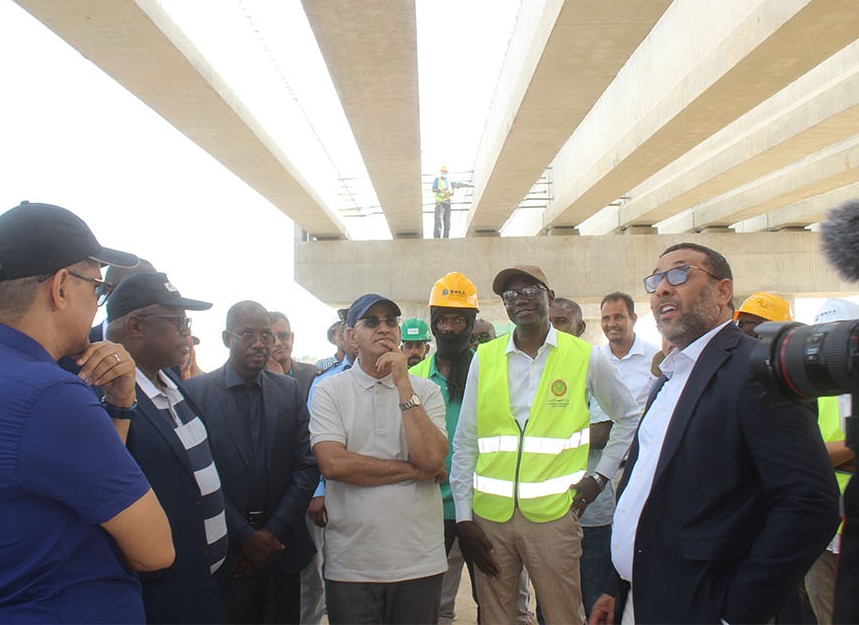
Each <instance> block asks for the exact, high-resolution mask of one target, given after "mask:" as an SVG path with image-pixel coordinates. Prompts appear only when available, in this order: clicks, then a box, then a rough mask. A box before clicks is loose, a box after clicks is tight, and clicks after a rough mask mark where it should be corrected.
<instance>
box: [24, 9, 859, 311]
mask: <svg viewBox="0 0 859 625" xmlns="http://www.w3.org/2000/svg"><path fill="white" fill-rule="evenodd" d="M15 1H16V2H17V3H18V4H19V5H21V6H22V7H24V8H25V9H26V10H27V11H29V12H30V13H31V14H32V15H34V16H35V17H36V18H37V19H39V20H41V21H42V22H43V23H44V24H45V25H46V26H48V27H49V28H51V29H52V30H53V31H54V32H55V33H57V34H58V35H59V36H60V37H62V38H63V39H65V40H66V41H67V42H68V43H70V44H71V45H72V46H74V47H75V48H76V49H78V50H79V51H80V52H81V53H82V54H83V55H84V56H86V57H87V58H89V59H90V60H92V61H93V62H94V63H95V64H97V65H98V66H99V67H101V68H102V69H103V70H104V71H105V72H107V73H108V74H109V75H110V76H112V77H113V78H114V79H115V80H117V81H118V82H119V83H121V84H122V85H124V86H125V87H126V88H127V89H129V90H130V91H131V92H132V93H134V94H135V95H137V96H138V97H139V98H140V99H141V100H143V101H144V102H145V103H147V104H148V105H149V106H150V107H152V108H153V109H154V110H156V111H157V112H158V113H160V114H161V115H162V116H163V117H164V118H165V119H166V120H168V121H169V122H170V123H172V124H173V125H174V126H175V127H177V128H178V129H179V130H180V131H182V132H183V133H184V134H186V135H187V136H188V137H189V138H191V139H192V140H193V141H195V142H196V143H197V144H199V145H200V146H201V147H203V149H205V150H207V151H208V152H209V153H210V154H212V155H213V156H214V157H215V158H216V159H218V160H219V161H220V162H221V163H223V164H224V165H225V166H226V167H228V168H229V169H230V170H232V171H233V172H235V173H236V174H237V175H238V176H240V177H241V178H242V179H243V180H245V181H246V182H247V183H248V184H249V185H250V186H252V187H253V188H254V189H256V190H257V191H259V192H260V193H261V194H262V195H263V196H265V197H266V198H268V199H269V200H270V201H271V202H272V203H273V204H274V205H275V206H277V207H278V208H279V209H280V210H282V211H283V212H284V213H285V214H286V215H287V216H289V217H290V218H292V219H293V220H294V222H295V223H296V224H297V227H298V228H299V233H298V234H299V236H298V237H297V243H296V279H297V280H298V281H299V282H300V283H301V284H302V285H304V286H306V287H307V288H308V289H309V290H310V291H311V292H312V293H314V294H315V295H316V296H317V297H319V298H320V299H322V300H323V301H325V302H327V303H329V304H331V305H342V304H345V303H348V302H349V301H351V299H352V298H353V297H354V296H355V295H357V294H358V293H361V292H365V291H367V290H371V289H373V290H380V291H385V290H387V292H389V293H392V294H394V295H395V296H396V297H397V298H398V299H399V300H401V301H403V302H406V303H407V308H408V307H410V306H422V305H423V301H424V300H425V298H426V293H427V292H428V289H429V285H430V284H431V282H432V281H433V280H434V279H435V278H437V277H438V276H440V275H442V274H443V273H445V272H446V271H449V270H451V269H461V270H465V271H467V272H470V273H471V274H473V275H474V277H475V280H476V282H478V285H479V287H480V289H481V297H482V298H483V299H485V301H487V302H489V301H491V300H492V298H491V297H490V296H489V294H488V293H487V290H488V284H489V281H490V280H491V274H492V273H494V271H496V270H497V269H498V268H500V267H502V266H505V265H509V264H515V263H520V262H536V263H538V264H542V265H543V266H544V268H545V269H546V271H547V273H548V274H549V276H550V277H552V276H556V278H553V280H556V284H555V285H553V286H556V290H557V291H558V293H559V294H564V295H568V296H572V297H574V298H577V299H581V300H584V301H585V302H592V301H593V300H594V299H598V298H599V297H600V296H601V295H602V294H603V293H604V292H606V291H607V290H614V289H621V290H629V291H630V292H636V291H640V289H639V284H640V278H641V277H642V276H643V275H646V273H648V272H649V270H650V269H651V266H652V261H653V259H654V258H655V257H656V255H657V252H658V251H659V250H661V249H663V248H664V247H666V246H667V245H668V244H669V243H670V242H675V241H677V240H679V239H688V238H690V237H704V239H702V240H706V241H709V242H711V243H712V244H713V245H714V246H716V247H718V248H719V249H720V250H722V251H723V252H726V254H727V256H728V257H729V259H730V260H731V261H732V263H733V265H734V267H735V271H736V274H737V278H738V283H737V286H738V290H739V291H741V292H743V293H747V292H751V291H753V290H756V289H769V290H775V291H779V292H782V293H785V294H789V295H790V294H796V295H800V294H809V293H814V294H828V293H840V292H847V291H850V290H851V289H855V287H854V286H852V285H847V284H844V283H841V282H838V281H837V280H836V279H835V278H834V276H833V275H832V274H831V271H829V270H828V268H827V267H825V266H824V265H822V264H821V261H820V260H819V258H818V255H817V253H816V235H815V234H813V233H811V232H790V231H782V232H778V230H783V229H796V228H805V227H807V226H808V225H810V224H813V223H815V222H817V221H819V220H820V219H821V217H822V215H823V214H824V213H825V210H826V209H827V208H829V207H831V206H833V205H835V204H837V203H839V202H841V201H844V200H846V199H848V198H851V197H853V196H854V195H855V192H856V191H857V189H859V187H857V185H859V174H858V173H857V172H859V168H857V158H859V129H857V125H856V121H857V115H859V113H857V111H859V75H857V69H856V68H857V67H859V62H857V61H859V43H857V41H859V11H856V10H855V6H854V2H852V0H673V1H670V0H646V1H645V0H545V1H537V0H528V1H527V2H523V3H522V5H521V8H520V12H519V16H518V20H517V23H516V26H515V28H514V32H513V36H512V37H511V40H510V44H509V47H508V50H507V54H506V57H505V61H504V64H503V67H502V70H501V73H500V76H499V81H498V86H497V90H496V93H495V97H494V99H493V104H492V106H491V108H490V109H489V111H488V112H487V117H486V122H485V130H484V134H483V138H482V140H481V142H480V147H479V149H478V152H477V154H476V156H475V161H474V163H475V164H474V184H475V192H474V201H473V204H472V206H471V207H470V209H469V216H468V228H467V232H466V238H465V239H456V240H446V241H431V240H408V241H406V240H399V239H411V238H415V237H418V238H419V237H421V236H422V235H423V233H422V232H421V197H420V176H421V167H420V132H419V130H420V128H419V124H420V121H419V119H420V118H419V110H420V103H419V101H418V89H417V86H418V79H419V77H418V75H417V53H418V51H417V43H416V42H417V36H416V32H417V28H418V25H417V24H416V19H415V8H414V4H413V3H411V2H403V1H401V0H378V1H376V2H371V3H364V4H359V5H356V4H355V3H352V2H347V1H346V0H335V1H332V2H311V1H305V2H303V6H304V8H305V13H306V14H307V18H308V22H309V24H310V27H311V28H312V30H313V33H314V35H315V37H316V40H317V43H318V46H319V49H320V51H321V52H322V54H323V56H324V59H325V63H326V66H327V68H328V71H329V74H330V76H331V79H332V81H333V83H334V85H335V87H336V89H337V93H338V97H339V98H340V101H341V104H342V107H343V110H344V112H345V113H346V115H347V117H348V120H349V124H350V126H351V129H352V133H353V135H354V138H355V141H356V143H357V145H358V149H359V150H360V153H361V155H362V157H363V159H364V163H365V165H366V168H367V171H368V173H369V176H370V179H371V181H372V184H373V187H374V188H375V191H376V194H377V196H378V198H379V202H380V204H381V209H382V211H383V212H384V216H385V218H386V220H387V223H388V226H389V228H390V231H391V233H392V234H393V236H394V237H395V239H398V240H395V241H393V242H390V241H384V242H382V241H352V240H349V239H350V231H349V228H347V226H346V221H345V220H344V218H343V212H342V207H340V206H338V205H337V203H336V201H335V200H332V198H334V197H335V194H333V193H332V192H331V189H332V188H333V187H334V186H335V185H336V181H335V180H328V181H325V180H323V181H322V182H320V181H319V180H316V179H314V180H312V181H311V179H310V178H309V177H308V176H306V175H305V174H304V173H303V171H302V167H301V165H302V153H301V150H296V146H293V145H289V144H288V143H283V142H278V141H277V140H275V139H274V138H273V135H272V133H271V132H270V131H269V129H267V128H266V127H265V126H264V125H263V124H262V123H261V122H260V121H259V119H258V118H257V117H255V115H254V113H253V111H252V109H251V108H250V106H249V105H248V104H247V103H246V102H243V101H242V100H241V98H239V97H238V96H237V94H236V93H235V92H234V91H233V90H232V89H231V87H230V85H229V84H227V83H226V81H225V80H223V79H222V78H221V77H220V76H219V75H218V73H217V71H216V69H215V68H214V67H213V66H212V65H211V64H210V63H209V62H208V61H207V59H206V58H205V57H204V56H203V55H202V54H201V53H200V52H199V51H198V49H197V48H196V47H195V45H194V43H193V42H192V41H191V40H190V38H189V37H188V36H187V34H186V33H184V32H183V31H182V30H181V28H179V26H177V24H176V23H175V22H174V21H173V20H172V19H171V17H170V15H169V14H168V12H167V11H166V10H165V5H166V4H168V3H162V2H157V1H156V0H64V1H63V2H56V1H54V0H15ZM479 36H480V33H479V31H477V30H476V31H475V45H479ZM295 62H301V59H300V58H299V59H295ZM312 105H313V103H312V102H310V103H305V106H312ZM547 168H548V170H549V178H550V180H551V185H550V188H551V198H550V201H549V203H548V205H547V206H546V207H545V209H544V210H539V209H530V210H531V213H529V214H527V215H524V217H525V218H524V219H522V220H521V221H520V223H521V224H524V225H522V226H520V227H519V228H518V230H516V229H515V228H512V227H511V226H510V224H511V223H512V221H511V220H510V217H511V215H517V214H519V215H522V213H521V211H517V208H516V207H517V206H518V205H519V203H520V201H521V200H522V198H523V197H525V195H526V194H527V193H528V189H529V188H530V186H531V185H532V184H533V183H534V181H535V180H537V179H538V178H539V177H540V176H541V175H542V174H543V172H544V170H546V169H547ZM425 173H428V172H425ZM523 210H524V209H523ZM505 224H508V226H507V227H508V228H509V229H510V231H509V232H508V230H505V233H509V234H516V235H528V236H524V237H522V238H507V237H504V238H501V237H497V236H495V235H497V234H498V233H499V232H500V231H501V230H502V229H503V228H505ZM699 232H704V233H705V234H703V235H702V234H697V233H699ZM580 233H581V234H587V235H598V236H581V237H573V236H548V237H547V236H544V235H546V234H555V235H575V234H580ZM620 233H627V236H623V235H621V234H620ZM706 233H716V234H706ZM487 235H488V237H489V238H486V237H487ZM475 237H478V238H475ZM535 237H536V238H535ZM710 237H715V238H710ZM696 240H697V239H696ZM407 285H411V286H407ZM496 301H497V298H496Z"/></svg>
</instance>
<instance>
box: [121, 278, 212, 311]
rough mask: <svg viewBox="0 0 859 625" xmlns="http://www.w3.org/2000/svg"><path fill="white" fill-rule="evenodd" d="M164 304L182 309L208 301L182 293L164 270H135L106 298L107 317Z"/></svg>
mask: <svg viewBox="0 0 859 625" xmlns="http://www.w3.org/2000/svg"><path fill="white" fill-rule="evenodd" d="M154 304H164V305H165V306H175V307H176V308H182V309H183V310H209V309H210V308H211V307H212V304H210V303H209V302H202V301H200V300H197V299H188V298H187V297H182V295H181V294H180V293H179V290H178V289H177V288H176V287H175V286H173V285H172V284H170V280H168V279H167V274H164V273H138V274H135V275H133V276H128V277H127V278H126V279H125V280H123V281H122V282H120V283H119V286H118V287H116V290H115V291H114V292H113V293H112V294H111V296H110V298H108V300H107V320H108V321H113V320H114V319H119V318H120V317H124V316H125V315H127V314H128V313H130V312H134V311H135V310H140V309H141V308H146V307H147V306H152V305H154Z"/></svg>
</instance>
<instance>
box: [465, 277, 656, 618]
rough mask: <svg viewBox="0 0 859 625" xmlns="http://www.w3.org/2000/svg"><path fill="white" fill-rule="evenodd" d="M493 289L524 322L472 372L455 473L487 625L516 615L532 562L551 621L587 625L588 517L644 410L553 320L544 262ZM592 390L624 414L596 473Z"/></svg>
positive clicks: (486, 349) (596, 353)
mask: <svg viewBox="0 0 859 625" xmlns="http://www.w3.org/2000/svg"><path fill="white" fill-rule="evenodd" d="M492 290H493V291H494V292H495V293H496V294H498V295H500V296H501V298H502V300H503V302H504V307H505V309H506V311H507V316H508V317H509V318H510V320H511V321H512V322H513V323H514V324H515V326H516V328H515V330H514V331H513V333H512V334H510V335H509V336H503V337H501V338H499V339H496V340H494V341H490V342H489V343H485V344H483V345H480V347H479V348H478V351H477V357H476V358H474V359H473V360H472V363H471V367H470V369H469V373H468V378H467V381H466V387H465V393H464V396H463V400H462V409H461V411H460V418H459V424H458V426H457V430H456V435H455V438H454V455H453V463H452V468H451V476H450V481H451V486H452V490H453V497H454V503H455V507H456V520H457V533H458V535H459V539H460V541H461V544H462V548H463V550H464V551H465V552H467V553H469V554H470V555H471V557H473V558H474V563H475V564H476V565H477V568H478V571H477V575H476V578H477V579H476V581H477V592H478V597H479V599H480V608H481V617H482V620H483V622H485V623H513V622H514V620H515V606H516V593H517V580H518V578H519V571H520V570H521V567H522V564H523V563H524V565H525V568H527V570H528V572H529V573H530V574H531V580H532V582H533V584H534V588H535V590H536V593H537V596H538V597H539V599H540V604H541V606H542V610H543V614H544V615H545V617H546V621H547V622H548V623H549V624H550V625H551V624H553V623H574V622H575V623H583V622H584V612H583V610H582V597H581V587H580V586H581V584H580V576H579V557H580V556H581V538H582V529H581V525H580V523H579V516H580V515H581V513H582V512H584V509H585V507H586V506H587V505H588V504H589V503H590V502H592V501H593V500H594V499H595V498H596V496H597V495H598V494H599V493H600V492H601V490H602V489H603V488H604V487H605V485H606V483H607V482H608V480H610V479H611V478H612V477H613V476H614V474H615V472H616V471H617V468H618V465H619V464H620V461H621V459H622V458H623V456H624V454H625V453H626V451H627V449H628V447H629V444H630V441H631V440H632V436H633V434H634V431H635V427H636V424H637V419H638V413H639V410H638V407H637V406H636V404H635V401H634V400H633V398H632V396H631V395H630V393H629V391H628V390H627V388H626V386H624V384H623V382H622V381H621V380H620V378H619V377H618V373H617V370H616V369H615V368H614V367H613V366H612V364H611V363H610V362H609V361H608V358H607V357H606V356H605V355H604V354H603V353H602V352H601V351H600V350H594V349H591V346H590V344H588V343H586V342H585V341H582V340H581V339H578V338H576V337H574V336H572V335H569V334H564V333H559V332H557V331H556V330H555V329H554V328H553V327H552V326H551V325H550V323H549V307H550V306H551V304H552V302H553V301H554V297H555V295H554V292H553V291H552V290H551V289H550V288H549V285H548V280H547V279H546V276H545V274H544V273H543V271H542V270H541V269H540V268H539V267H535V266H528V265H523V266H518V267H512V268H509V269H505V270H503V271H501V272H500V273H499V274H498V275H497V276H496V277H495V280H494V281H493V284H492ZM587 392H589V393H590V394H591V395H592V396H594V397H595V398H596V399H597V401H598V402H599V403H600V406H601V407H602V408H603V409H604V410H605V412H606V414H608V415H609V416H610V417H611V418H612V419H613V420H614V421H615V426H614V427H613V428H612V430H611V436H610V438H609V442H608V443H607V445H606V447H605V450H604V452H603V457H602V459H601V461H600V462H599V464H598V465H597V467H596V470H595V471H594V472H592V473H590V474H588V475H586V469H587V459H588V447H589V446H588V441H589V437H588V421H589V419H588V406H587V400H586V393H587Z"/></svg>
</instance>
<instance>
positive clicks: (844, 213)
mask: <svg viewBox="0 0 859 625" xmlns="http://www.w3.org/2000/svg"><path fill="white" fill-rule="evenodd" d="M820 240H821V246H822V247H823V254H824V256H826V259H827V260H828V261H829V264H830V265H832V266H833V267H834V268H835V271H836V272H837V273H838V275H839V276H841V277H842V278H843V279H844V280H849V281H851V282H856V281H859V200H853V201H852V202H847V203H846V204H844V205H843V206H839V207H838V208H835V209H833V210H831V211H829V215H827V217H826V221H824V222H823V223H822V224H821V227H820Z"/></svg>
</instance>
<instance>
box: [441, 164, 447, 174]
mask: <svg viewBox="0 0 859 625" xmlns="http://www.w3.org/2000/svg"><path fill="white" fill-rule="evenodd" d="M441 171H443V172H444V173H447V165H442V166H441Z"/></svg>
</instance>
